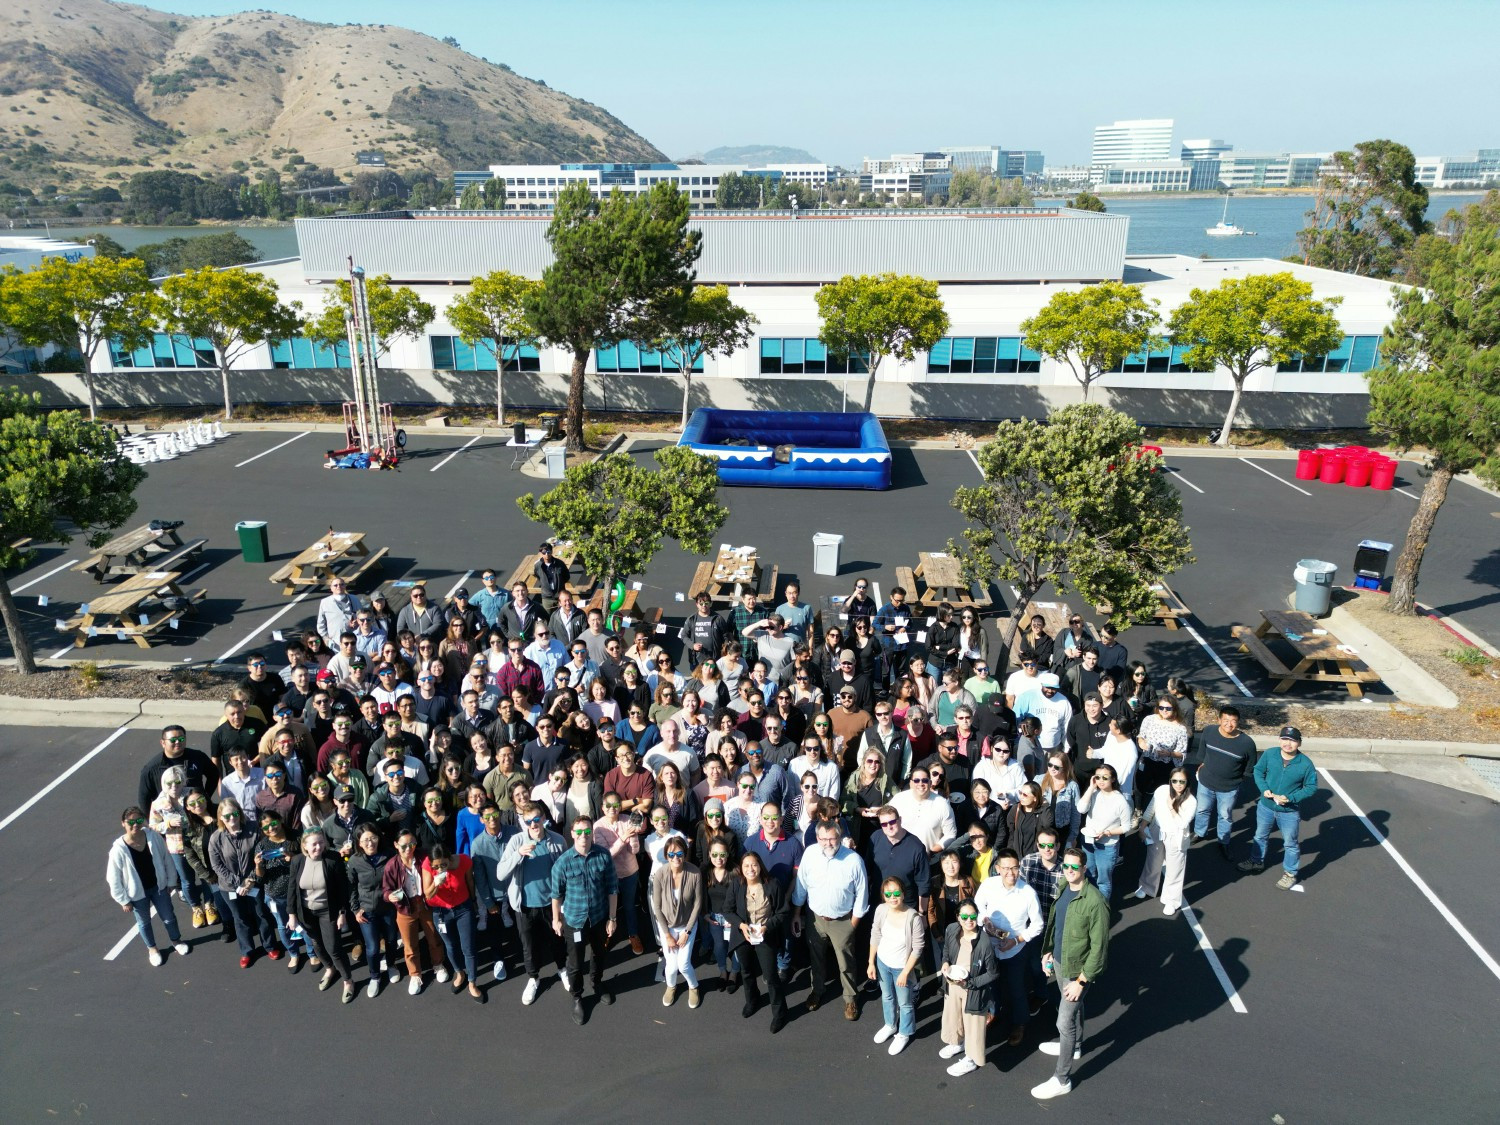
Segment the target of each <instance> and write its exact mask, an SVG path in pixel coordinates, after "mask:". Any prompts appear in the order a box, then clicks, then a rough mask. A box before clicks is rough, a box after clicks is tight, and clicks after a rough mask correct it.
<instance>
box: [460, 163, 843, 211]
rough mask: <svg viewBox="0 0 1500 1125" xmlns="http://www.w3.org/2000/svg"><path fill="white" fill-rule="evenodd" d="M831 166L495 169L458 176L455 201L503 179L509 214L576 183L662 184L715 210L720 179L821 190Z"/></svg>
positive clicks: (623, 188)
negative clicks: (473, 189) (731, 176)
mask: <svg viewBox="0 0 1500 1125" xmlns="http://www.w3.org/2000/svg"><path fill="white" fill-rule="evenodd" d="M829 172H830V169H829V166H828V165H827V164H756V165H744V164H681V165H679V164H672V163H655V164H491V165H490V166H489V168H488V169H486V170H485V171H483V172H456V173H454V177H453V186H454V192H455V199H456V198H457V197H458V196H459V195H462V193H463V189H464V188H465V187H467V186H468V185H469V184H471V183H477V184H483V183H484V182H485V181H486V180H491V179H494V180H500V181H502V182H503V183H504V184H505V210H507V211H539V210H547V209H550V208H551V207H553V206H554V205H555V204H556V203H557V197H558V196H559V195H560V194H561V193H562V191H563V189H564V188H566V187H567V186H568V185H569V184H571V183H576V182H580V181H581V182H583V183H586V184H588V185H589V190H590V191H591V192H592V193H593V194H594V195H595V196H598V197H600V198H602V197H604V196H606V195H608V194H610V193H611V192H613V191H619V192H623V193H624V194H625V195H637V194H640V193H642V192H646V191H650V190H651V188H653V187H654V186H655V185H657V184H660V183H670V184H675V185H677V188H678V189H679V190H680V191H681V192H682V193H683V194H684V195H686V196H687V197H688V199H689V200H691V202H692V206H693V207H694V208H695V209H704V208H711V207H713V206H714V201H715V197H716V193H717V192H718V190H719V180H720V179H721V178H722V177H724V176H726V175H729V174H730V173H734V174H736V175H741V176H752V177H755V178H758V179H762V180H764V181H765V182H766V186H767V187H768V188H770V189H771V190H773V191H774V190H775V188H776V187H777V186H779V185H780V183H781V181H782V180H789V181H795V182H796V183H800V184H806V185H807V186H809V187H814V188H820V187H823V186H825V185H826V184H827V183H828V178H829Z"/></svg>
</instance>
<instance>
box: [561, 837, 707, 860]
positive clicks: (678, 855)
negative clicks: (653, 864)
mask: <svg viewBox="0 0 1500 1125" xmlns="http://www.w3.org/2000/svg"><path fill="white" fill-rule="evenodd" d="M574 835H577V833H576V832H575V833H574ZM682 855H683V853H682V852H668V853H667V858H668V859H681V858H682Z"/></svg>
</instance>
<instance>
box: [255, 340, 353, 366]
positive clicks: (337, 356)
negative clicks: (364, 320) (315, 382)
mask: <svg viewBox="0 0 1500 1125" xmlns="http://www.w3.org/2000/svg"><path fill="white" fill-rule="evenodd" d="M271 366H272V367H277V368H290V369H294V370H295V369H311V368H317V367H348V366H350V364H349V345H348V343H347V342H345V341H343V340H340V341H339V344H338V347H337V348H330V347H328V346H327V345H325V344H314V343H313V342H312V341H311V340H309V339H308V338H307V337H306V336H293V337H292V338H291V339H290V340H272V341H271Z"/></svg>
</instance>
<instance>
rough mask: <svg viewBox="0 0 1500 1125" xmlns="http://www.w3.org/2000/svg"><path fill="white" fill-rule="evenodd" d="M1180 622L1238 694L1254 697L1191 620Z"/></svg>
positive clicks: (1247, 697)
mask: <svg viewBox="0 0 1500 1125" xmlns="http://www.w3.org/2000/svg"><path fill="white" fill-rule="evenodd" d="M1180 624H1181V625H1182V627H1183V628H1184V629H1186V630H1187V632H1188V635H1189V636H1190V637H1192V638H1193V640H1195V641H1197V642H1198V643H1199V644H1200V645H1202V646H1203V651H1204V652H1206V653H1208V655H1209V656H1211V657H1213V662H1214V663H1215V664H1217V665H1218V666H1219V670H1220V671H1222V672H1223V673H1224V675H1226V676H1228V677H1229V679H1230V681H1231V682H1232V683H1233V684H1234V686H1235V687H1237V688H1239V689H1240V694H1241V695H1243V696H1244V697H1245V698H1246V699H1254V698H1255V693H1254V692H1252V691H1251V690H1250V689H1249V688H1247V687H1246V686H1245V685H1244V684H1243V683H1241V682H1240V678H1239V677H1238V676H1236V675H1235V674H1234V673H1233V672H1231V671H1230V670H1229V665H1228V664H1225V663H1224V660H1223V658H1222V657H1220V656H1219V654H1218V653H1217V652H1215V651H1214V650H1213V649H1212V648H1210V647H1209V644H1208V642H1207V641H1205V640H1204V639H1203V638H1202V637H1201V636H1199V635H1198V630H1197V629H1194V628H1193V625H1192V622H1190V621H1180Z"/></svg>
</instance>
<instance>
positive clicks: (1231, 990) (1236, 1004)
mask: <svg viewBox="0 0 1500 1125" xmlns="http://www.w3.org/2000/svg"><path fill="white" fill-rule="evenodd" d="M1178 913H1179V914H1181V915H1182V916H1183V918H1185V919H1186V920H1187V924H1188V929H1190V930H1192V931H1193V937H1195V938H1196V939H1197V940H1198V948H1199V949H1201V950H1202V951H1203V956H1205V957H1207V958H1208V967H1209V968H1210V969H1212V970H1213V971H1214V976H1216V977H1218V978H1219V987H1220V988H1222V989H1223V990H1224V995H1225V996H1227V997H1228V998H1229V1006H1230V1007H1231V1008H1233V1009H1234V1010H1235V1011H1236V1012H1238V1013H1239V1014H1240V1015H1242V1016H1246V1015H1249V1014H1250V1009H1249V1008H1247V1007H1245V1002H1244V1001H1243V1000H1241V999H1240V994H1239V991H1238V990H1237V989H1236V988H1235V987H1234V982H1233V981H1231V980H1230V979H1229V974H1228V973H1226V972H1225V971H1224V963H1223V962H1222V961H1220V960H1219V955H1218V954H1217V953H1215V952H1214V947H1213V943H1212V942H1210V941H1209V940H1208V935H1207V934H1205V933H1204V932H1203V927H1202V926H1201V925H1200V924H1199V922H1198V915H1197V914H1195V913H1193V908H1192V907H1191V906H1189V905H1188V904H1187V903H1186V902H1183V904H1182V909H1181V910H1179V911H1178ZM131 932H132V933H134V932H135V931H133V930H132V931H131Z"/></svg>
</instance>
